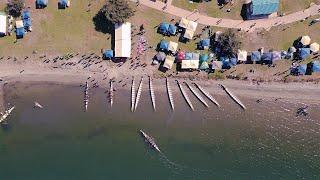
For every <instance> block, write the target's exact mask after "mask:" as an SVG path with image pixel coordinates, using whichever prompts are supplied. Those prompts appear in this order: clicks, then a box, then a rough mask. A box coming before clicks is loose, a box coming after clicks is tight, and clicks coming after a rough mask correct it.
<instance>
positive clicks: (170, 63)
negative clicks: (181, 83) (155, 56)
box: [163, 56, 175, 69]
mask: <svg viewBox="0 0 320 180" xmlns="http://www.w3.org/2000/svg"><path fill="white" fill-rule="evenodd" d="M174 59H175V58H174V57H173V56H167V57H166V60H165V61H164V64H163V67H165V68H167V69H171V68H172V66H173V63H174Z"/></svg>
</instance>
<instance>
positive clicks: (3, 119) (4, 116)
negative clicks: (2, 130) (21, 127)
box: [0, 106, 15, 124]
mask: <svg viewBox="0 0 320 180" xmlns="http://www.w3.org/2000/svg"><path fill="white" fill-rule="evenodd" d="M14 109H15V106H12V107H11V108H9V109H7V110H5V111H4V112H1V113H0V115H1V116H0V124H7V121H6V119H7V117H8V116H9V115H10V114H11V113H12V111H13V110H14Z"/></svg>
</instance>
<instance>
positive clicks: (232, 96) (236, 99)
mask: <svg viewBox="0 0 320 180" xmlns="http://www.w3.org/2000/svg"><path fill="white" fill-rule="evenodd" d="M219 86H220V87H221V88H222V89H223V90H224V91H226V93H227V94H228V95H229V96H230V97H231V98H232V99H233V101H234V102H236V103H237V104H238V105H239V106H240V107H241V108H242V109H244V110H246V109H247V107H246V106H245V105H244V104H243V103H242V102H241V101H240V100H239V99H238V98H237V97H236V96H235V95H234V94H232V92H231V91H229V89H228V88H227V87H225V86H224V85H222V84H219Z"/></svg>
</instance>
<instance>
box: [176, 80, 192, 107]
mask: <svg viewBox="0 0 320 180" xmlns="http://www.w3.org/2000/svg"><path fill="white" fill-rule="evenodd" d="M176 81H177V84H178V86H179V88H180V91H181V93H182V96H183V97H184V99H185V100H186V102H187V103H188V105H189V107H190V108H191V110H192V111H194V108H193V105H192V103H191V101H190V98H189V96H188V94H187V93H186V92H185V90H184V88H183V87H182V85H181V84H180V82H179V81H178V80H176Z"/></svg>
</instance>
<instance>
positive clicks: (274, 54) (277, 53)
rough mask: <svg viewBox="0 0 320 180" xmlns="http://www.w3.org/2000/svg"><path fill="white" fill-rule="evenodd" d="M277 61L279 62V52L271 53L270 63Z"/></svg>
mask: <svg viewBox="0 0 320 180" xmlns="http://www.w3.org/2000/svg"><path fill="white" fill-rule="evenodd" d="M278 60H281V52H279V51H273V52H272V61H278Z"/></svg>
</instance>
